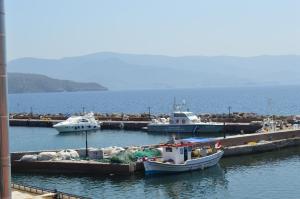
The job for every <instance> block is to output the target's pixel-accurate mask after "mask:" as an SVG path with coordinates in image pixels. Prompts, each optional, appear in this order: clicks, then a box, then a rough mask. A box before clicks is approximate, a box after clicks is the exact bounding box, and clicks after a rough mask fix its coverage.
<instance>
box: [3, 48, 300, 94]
mask: <svg viewBox="0 0 300 199" xmlns="http://www.w3.org/2000/svg"><path fill="white" fill-rule="evenodd" d="M8 71H9V72H23V73H27V72H28V71H30V72H32V73H39V74H44V75H48V76H50V77H54V78H59V79H69V80H73V81H82V82H90V81H92V82H97V83H99V84H103V85H105V86H107V87H108V88H109V89H113V90H123V89H163V88H198V87H231V86H269V85H300V78H299V77H300V56H298V55H283V56H267V55H266V56H256V57H232V56H214V57H208V56H185V57H170V56H161V55H136V54H120V53H109V52H102V53H95V54H90V55H85V56H78V57H66V58H62V59H37V58H21V59H16V60H13V61H11V62H9V63H8Z"/></svg>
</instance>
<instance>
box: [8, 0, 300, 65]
mask: <svg viewBox="0 0 300 199" xmlns="http://www.w3.org/2000/svg"><path fill="white" fill-rule="evenodd" d="M6 25H7V38H8V42H7V47H8V59H9V60H11V59H14V58H19V57H26V56H30V57H45V58H59V57H65V56H73V55H83V54H89V53H94V52H100V51H113V52H126V53H139V54H164V55H174V56H181V55H239V56H252V55H261V54H273V55H274V54H275V55H276V54H300V1H299V0H219V1H216V0H207V1H201V0H186V1H184V0H148V1H145V0H144V1H143V0H106V1H102V0H6Z"/></svg>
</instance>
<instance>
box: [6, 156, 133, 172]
mask: <svg viewBox="0 0 300 199" xmlns="http://www.w3.org/2000/svg"><path fill="white" fill-rule="evenodd" d="M11 170H12V172H34V173H57V174H92V175H103V174H118V175H129V174H132V173H134V172H135V170H136V166H135V164H110V163H100V162H94V161H34V162H24V161H22V162H21V161H18V160H14V161H12V162H11Z"/></svg>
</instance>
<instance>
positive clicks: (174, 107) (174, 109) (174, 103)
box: [173, 97, 176, 111]
mask: <svg viewBox="0 0 300 199" xmlns="http://www.w3.org/2000/svg"><path fill="white" fill-rule="evenodd" d="M173 111H176V97H174V102H173Z"/></svg>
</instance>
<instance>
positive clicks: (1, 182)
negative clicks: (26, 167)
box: [0, 0, 11, 199]
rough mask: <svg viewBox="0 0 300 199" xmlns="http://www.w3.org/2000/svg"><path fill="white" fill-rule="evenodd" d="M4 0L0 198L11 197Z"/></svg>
mask: <svg viewBox="0 0 300 199" xmlns="http://www.w3.org/2000/svg"><path fill="white" fill-rule="evenodd" d="M4 15H5V14H4V0H0V120H1V123H0V198H5V199H10V198H11V179H10V155H9V144H8V143H9V138H8V135H9V133H8V108H7V72H6V55H5V48H6V47H5V24H4Z"/></svg>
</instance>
